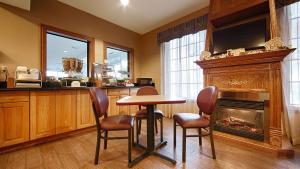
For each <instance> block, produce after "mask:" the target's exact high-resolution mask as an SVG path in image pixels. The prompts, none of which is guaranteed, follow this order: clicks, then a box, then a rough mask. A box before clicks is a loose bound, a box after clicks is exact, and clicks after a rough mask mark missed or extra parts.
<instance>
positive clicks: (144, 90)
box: [136, 86, 158, 96]
mask: <svg viewBox="0 0 300 169" xmlns="http://www.w3.org/2000/svg"><path fill="white" fill-rule="evenodd" d="M136 95H137V96H142V95H158V92H157V90H156V89H155V88H154V87H153V86H144V87H141V88H140V89H139V90H138V91H137V92H136Z"/></svg>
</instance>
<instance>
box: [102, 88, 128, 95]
mask: <svg viewBox="0 0 300 169" xmlns="http://www.w3.org/2000/svg"><path fill="white" fill-rule="evenodd" d="M107 95H108V96H120V95H129V89H108V90H107Z"/></svg>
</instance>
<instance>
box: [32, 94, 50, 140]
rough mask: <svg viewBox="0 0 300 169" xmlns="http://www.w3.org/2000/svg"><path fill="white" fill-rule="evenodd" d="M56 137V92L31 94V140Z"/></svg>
mask: <svg viewBox="0 0 300 169" xmlns="http://www.w3.org/2000/svg"><path fill="white" fill-rule="evenodd" d="M51 135H55V92H54V91H31V92H30V140H34V139H37V138H42V137H47V136H51Z"/></svg>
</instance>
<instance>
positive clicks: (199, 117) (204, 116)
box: [173, 86, 218, 162]
mask: <svg viewBox="0 0 300 169" xmlns="http://www.w3.org/2000/svg"><path fill="white" fill-rule="evenodd" d="M217 99H218V88H217V87H215V86H209V87H206V88H204V89H203V90H201V91H200V93H199V94H198V97H197V105H198V108H199V114H193V113H177V114H175V115H173V119H174V122H173V125H174V148H175V147H176V126H181V127H182V129H183V135H182V140H183V141H182V142H183V143H182V161H183V162H185V156H186V137H199V145H202V136H206V135H209V136H210V143H211V149H212V156H213V159H216V153H215V147H214V141H213V123H214V122H213V119H214V118H213V115H214V114H213V112H214V110H215V107H216V102H217ZM177 124H178V125H177ZM207 128H209V130H208V133H207V134H206V135H204V134H202V132H201V130H202V129H207ZM187 129H198V135H186V130H187Z"/></svg>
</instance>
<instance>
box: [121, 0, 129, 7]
mask: <svg viewBox="0 0 300 169" xmlns="http://www.w3.org/2000/svg"><path fill="white" fill-rule="evenodd" d="M120 2H121V4H122V5H123V6H127V5H128V4H129V0H120Z"/></svg>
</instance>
